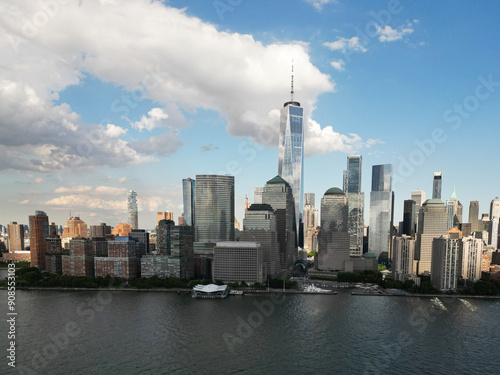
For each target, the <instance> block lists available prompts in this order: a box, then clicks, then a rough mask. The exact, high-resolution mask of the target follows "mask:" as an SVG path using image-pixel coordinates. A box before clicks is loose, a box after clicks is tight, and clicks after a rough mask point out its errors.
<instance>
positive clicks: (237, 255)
mask: <svg viewBox="0 0 500 375" xmlns="http://www.w3.org/2000/svg"><path fill="white" fill-rule="evenodd" d="M264 272H265V267H264V255H263V251H262V247H261V245H260V244H259V243H257V242H243V241H227V242H217V245H216V246H215V247H214V273H213V280H214V281H215V280H220V281H223V282H240V283H241V282H246V283H248V284H254V283H263V282H264V280H265V279H266V275H265V274H264Z"/></svg>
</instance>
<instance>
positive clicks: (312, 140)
mask: <svg viewBox="0 0 500 375" xmlns="http://www.w3.org/2000/svg"><path fill="white" fill-rule="evenodd" d="M378 143H382V142H381V141H380V140H378V139H368V140H367V141H363V140H362V138H361V137H360V136H359V135H358V134H354V133H350V134H349V135H344V134H340V133H338V132H336V131H334V130H333V128H332V127H331V126H326V127H325V128H321V126H320V125H319V124H318V123H317V122H316V121H314V120H309V121H308V123H307V127H306V128H305V144H304V149H305V156H312V155H321V154H326V153H329V152H332V151H340V152H345V153H353V152H356V151H358V150H360V149H362V148H370V147H371V146H373V145H375V144H378Z"/></svg>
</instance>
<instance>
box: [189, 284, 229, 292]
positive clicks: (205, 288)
mask: <svg viewBox="0 0 500 375" xmlns="http://www.w3.org/2000/svg"><path fill="white" fill-rule="evenodd" d="M226 289H227V285H215V284H208V285H201V284H197V285H195V286H194V287H193V290H195V291H197V292H203V293H215V292H223V291H225V290H226Z"/></svg>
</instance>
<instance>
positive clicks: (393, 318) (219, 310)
mask: <svg viewBox="0 0 500 375" xmlns="http://www.w3.org/2000/svg"><path fill="white" fill-rule="evenodd" d="M0 300H1V301H2V303H1V306H2V310H1V313H2V315H3V316H4V317H6V316H7V315H6V313H7V303H6V302H7V291H5V290H1V291H0ZM16 311H17V313H18V315H17V317H16V319H17V321H16V366H17V367H16V369H15V370H12V369H10V368H8V366H7V359H5V357H3V358H2V360H1V363H0V374H11V373H12V374H18V373H26V374H50V375H67V374H71V375H77V374H121V375H128V374H363V373H365V374H378V373H384V374H413V373H418V374H453V373H456V374H465V373H467V374H493V373H495V374H496V373H498V372H497V371H498V367H497V365H496V362H497V358H498V348H499V347H500V335H499V334H498V320H499V318H500V300H475V299H470V300H466V301H462V300H459V299H446V298H440V301H439V302H438V301H436V302H435V301H433V300H431V299H430V298H409V297H376V296H370V297H367V296H352V295H351V294H350V290H341V291H340V292H339V294H338V295H334V296H332V295H286V296H283V295H282V294H277V295H274V296H273V295H266V296H251V295H245V296H233V297H229V298H227V299H225V300H195V299H192V298H191V297H190V296H188V295H177V294H174V293H163V292H146V291H145V292H135V291H113V292H97V291H95V292H94V291H43V290H42V291H22V290H19V291H17V295H16ZM2 321H3V323H2V324H0V344H1V345H2V347H1V349H2V351H3V352H4V353H6V352H7V350H6V349H8V341H9V340H8V339H7V324H6V323H5V319H2ZM495 348H497V349H495ZM20 370H22V371H20Z"/></svg>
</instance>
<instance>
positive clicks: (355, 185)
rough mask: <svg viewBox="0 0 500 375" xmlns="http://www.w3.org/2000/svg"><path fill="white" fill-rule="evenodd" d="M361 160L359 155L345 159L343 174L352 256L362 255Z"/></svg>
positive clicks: (362, 199)
mask: <svg viewBox="0 0 500 375" xmlns="http://www.w3.org/2000/svg"><path fill="white" fill-rule="evenodd" d="M362 164H363V158H362V157H361V156H359V155H354V156H348V157H347V170H346V171H345V172H344V192H345V193H346V194H347V201H348V204H349V209H348V211H349V219H348V220H349V222H348V228H349V235H350V252H351V255H352V256H361V255H363V227H364V208H365V194H364V193H362V192H361V172H362Z"/></svg>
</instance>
